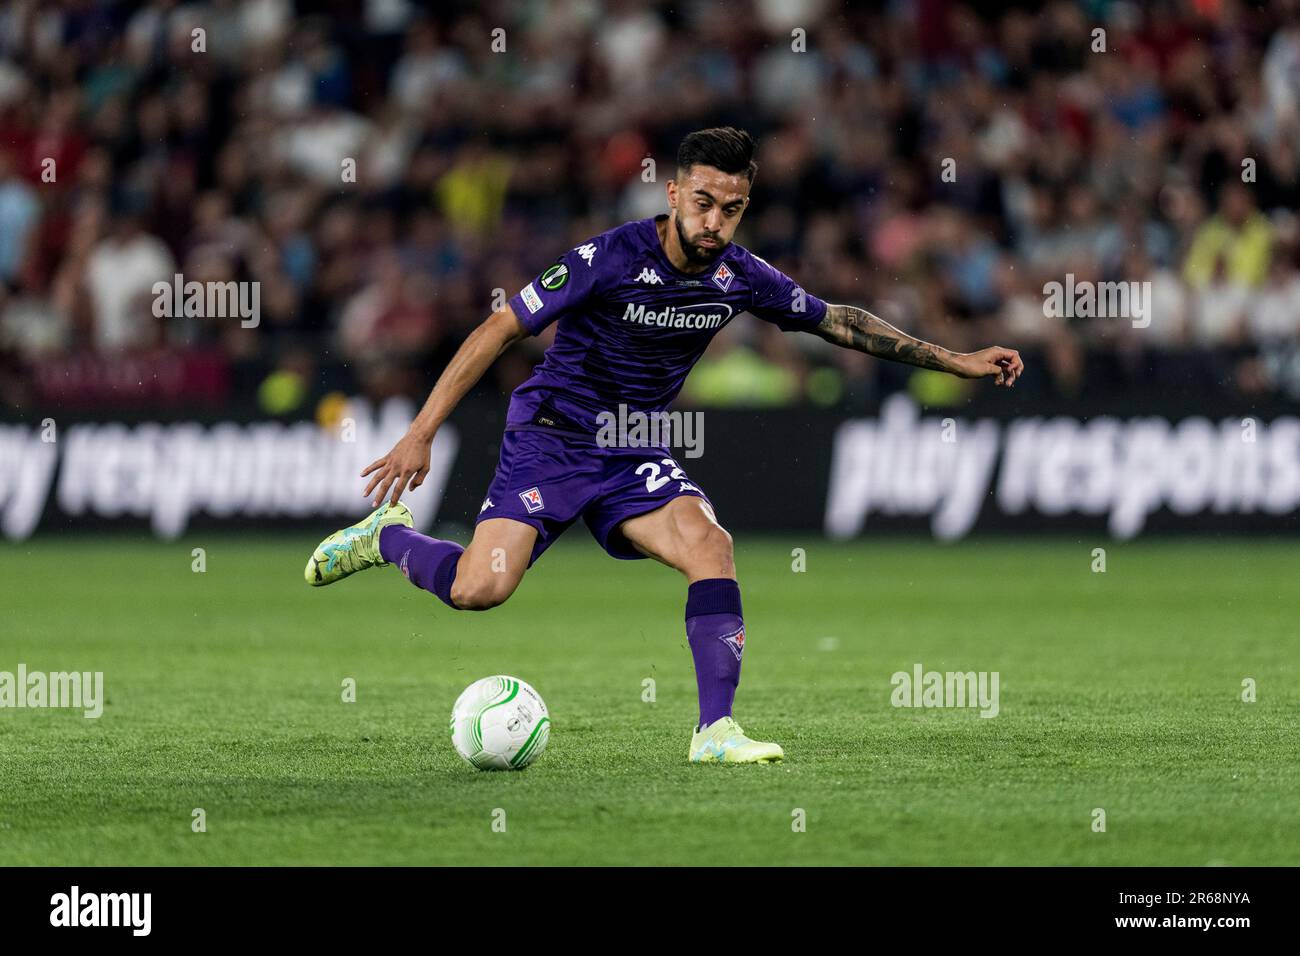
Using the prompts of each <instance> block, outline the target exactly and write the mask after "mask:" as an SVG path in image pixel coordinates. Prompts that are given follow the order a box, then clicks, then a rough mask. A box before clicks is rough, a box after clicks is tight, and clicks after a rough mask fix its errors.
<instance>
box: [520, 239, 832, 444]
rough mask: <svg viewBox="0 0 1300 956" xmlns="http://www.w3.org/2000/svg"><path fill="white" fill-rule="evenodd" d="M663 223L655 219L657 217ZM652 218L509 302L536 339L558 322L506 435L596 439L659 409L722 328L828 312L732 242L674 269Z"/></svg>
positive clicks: (805, 322)
mask: <svg viewBox="0 0 1300 956" xmlns="http://www.w3.org/2000/svg"><path fill="white" fill-rule="evenodd" d="M656 218H663V217H656ZM655 221H656V219H655V218H651V219H640V220H637V221H635V222H628V223H624V224H623V225H621V226H618V227H616V228H614V229H611V230H609V231H608V232H604V233H601V234H600V235H599V236H597V237H596V238H594V239H592V240H590V241H589V242H585V243H583V244H582V245H580V246H578V247H576V248H574V249H571V250H569V251H568V252H566V253H564V255H562V256H560V258H559V259H558V260H556V262H555V264H554V265H552V266H551V267H550V268H549V269H547V270H546V271H544V272H543V273H542V274H541V275H540V276H538V277H537V278H536V279H534V280H533V281H532V282H530V283H528V285H526V286H524V288H523V289H522V290H521V291H520V293H519V294H518V295H516V296H514V297H513V298H512V299H511V300H510V306H511V308H513V309H514V312H515V315H516V316H518V318H519V321H520V322H522V323H523V325H524V327H525V328H526V329H527V330H528V331H529V332H530V333H531V334H533V335H536V334H537V333H539V332H541V331H542V330H543V329H544V328H546V327H547V326H548V325H550V324H551V323H552V322H555V321H557V320H558V321H559V323H560V324H559V327H558V328H557V329H556V333H555V341H554V342H553V343H552V344H551V347H550V348H548V349H547V350H546V356H545V358H544V359H543V360H542V362H541V364H540V365H538V366H537V368H536V369H534V370H533V375H532V377H531V378H529V379H528V381H526V382H524V383H523V384H522V385H520V386H519V387H518V388H517V389H515V391H514V394H513V395H512V396H511V398H510V410H509V413H508V414H507V417H506V422H507V428H519V427H528V426H543V427H544V426H552V427H557V428H561V429H569V430H576V431H581V432H583V433H586V434H593V433H595V432H596V431H597V430H598V429H599V423H598V421H597V418H596V416H597V415H598V414H600V413H601V412H603V411H607V412H613V413H615V414H617V411H618V406H619V405H620V404H623V405H626V406H627V410H628V411H629V412H632V411H639V412H660V411H664V410H666V409H667V407H668V405H669V403H671V402H672V400H673V399H674V398H676V397H677V393H678V392H679V391H680V390H681V387H682V383H683V382H685V381H686V375H687V373H688V372H690V370H691V368H692V366H694V365H695V363H696V362H697V361H698V360H699V358H700V356H701V355H703V354H704V350H705V348H707V347H708V344H709V342H710V341H711V340H712V338H713V336H714V335H716V334H717V332H718V330H719V329H720V328H722V327H723V326H724V325H726V324H727V323H728V322H730V321H731V320H732V319H733V318H735V317H736V316H737V315H739V314H740V313H742V312H750V313H752V314H753V315H756V316H758V317H759V318H760V319H763V320H765V321H767V322H772V323H774V324H776V325H778V326H780V327H781V328H782V329H784V330H786V331H796V330H803V331H807V330H811V329H814V328H816V327H817V324H818V323H819V322H821V320H822V317H823V316H824V315H825V314H826V303H825V302H823V301H822V300H821V299H818V298H817V297H815V296H812V295H809V294H807V293H805V292H804V291H803V289H801V288H799V286H798V285H796V284H795V282H794V281H793V280H792V279H790V278H789V277H788V276H786V275H784V274H782V273H781V272H779V271H778V270H776V269H774V268H772V266H770V265H768V263H767V262H765V261H764V260H762V259H760V258H759V257H758V256H756V255H754V254H753V253H751V252H749V250H747V249H745V248H744V247H742V246H739V245H736V244H735V243H734V242H733V243H731V244H730V245H728V246H727V248H726V249H725V250H723V252H722V255H720V256H719V257H718V259H717V260H716V262H715V263H714V264H713V265H712V266H710V267H709V269H707V270H706V271H704V272H699V273H694V274H690V273H685V272H680V271H678V270H677V269H675V268H674V267H673V265H672V263H670V262H669V261H668V256H667V254H666V253H665V252H664V250H663V246H662V245H661V244H660V242H659V233H658V230H657V229H656V228H655Z"/></svg>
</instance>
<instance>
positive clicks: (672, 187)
mask: <svg viewBox="0 0 1300 956" xmlns="http://www.w3.org/2000/svg"><path fill="white" fill-rule="evenodd" d="M664 190H665V191H666V192H667V193H668V208H669V209H676V208H677V180H675V179H670V180H668V182H666V183H664Z"/></svg>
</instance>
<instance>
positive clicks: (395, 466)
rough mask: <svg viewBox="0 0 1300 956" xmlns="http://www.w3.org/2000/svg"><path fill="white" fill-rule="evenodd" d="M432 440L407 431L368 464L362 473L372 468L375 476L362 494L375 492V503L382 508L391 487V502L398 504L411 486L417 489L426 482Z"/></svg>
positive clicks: (366, 473)
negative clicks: (394, 443)
mask: <svg viewBox="0 0 1300 956" xmlns="http://www.w3.org/2000/svg"><path fill="white" fill-rule="evenodd" d="M432 444H433V441H432V439H426V438H423V437H421V436H419V435H415V434H412V433H411V432H407V433H406V434H405V435H404V436H402V440H401V441H399V442H398V443H397V444H396V445H394V446H393V450H392V451H390V452H389V453H388V454H387V455H385V456H384V457H383V458H380V459H379V460H377V461H373V462H371V463H370V464H369V465H368V466H366V470H365V471H363V472H362V473H361V477H362V478H364V477H366V475H368V474H370V473H371V472H374V477H373V478H371V479H370V484H368V485H366V490H365V491H364V492H362V494H364V495H365V496H366V497H367V498H369V497H370V494H371V492H374V507H376V508H378V507H379V503H380V502H381V501H383V500H384V496H385V495H387V494H388V493H389V490H390V489H391V490H392V499H391V502H390V503H391V504H397V501H398V499H399V498H401V497H402V492H403V491H405V490H406V489H407V488H408V487H409V488H411V489H412V490H414V489H416V488H419V487H420V485H421V484H423V483H424V476H425V475H427V474H428V473H429V448H430V446H431V445H432Z"/></svg>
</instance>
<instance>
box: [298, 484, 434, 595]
mask: <svg viewBox="0 0 1300 956" xmlns="http://www.w3.org/2000/svg"><path fill="white" fill-rule="evenodd" d="M412 523H413V522H412V519H411V512H410V511H408V510H407V507H406V505H404V504H402V503H401V502H400V501H399V502H398V503H397V504H395V505H390V504H387V503H385V504H383V505H380V506H379V507H378V508H376V509H375V510H374V511H372V512H370V515H369V517H367V518H366V519H365V520H364V521H361V522H358V523H357V524H354V525H353V526H352V527H350V528H344V529H343V530H342V531H335V532H334V533H333V534H332V535H330V536H329V537H328V538H326V539H325V540H324V541H322V542H321V543H320V544H318V545H317V546H316V551H315V553H313V554H312V556H311V560H309V561H308V562H307V570H306V572H305V573H304V576H305V577H306V578H307V583H308V584H310V585H312V586H313V587H320V586H321V585H324V584H333V583H334V582H335V581H341V580H343V579H344V578H346V577H347V576H348V575H349V574H354V573H355V572H357V571H364V570H365V569H366V568H379V567H383V566H384V565H385V564H387V563H388V562H387V561H385V560H384V559H383V557H382V556H381V555H380V554H379V532H380V531H382V530H383V529H384V528H387V527H388V526H389V525H393V524H400V525H405V526H406V527H408V528H409V527H411V525H412Z"/></svg>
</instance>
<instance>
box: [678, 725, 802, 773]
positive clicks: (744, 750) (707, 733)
mask: <svg viewBox="0 0 1300 956" xmlns="http://www.w3.org/2000/svg"><path fill="white" fill-rule="evenodd" d="M783 757H785V751H784V750H782V749H781V747H780V745H779V744H772V743H765V742H764V741H761V740H750V739H749V738H748V737H746V736H745V732H744V731H743V730H741V729H740V724H738V723H736V721H735V720H733V719H732V718H731V717H720V718H719V719H717V720H715V721H714V722H713V723H711V724H709V726H707V727H700V728H697V729H696V731H695V735H694V736H693V737H692V738H691V753H690V760H691V763H774V762H775V761H777V760H780V759H782V758H783Z"/></svg>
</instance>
